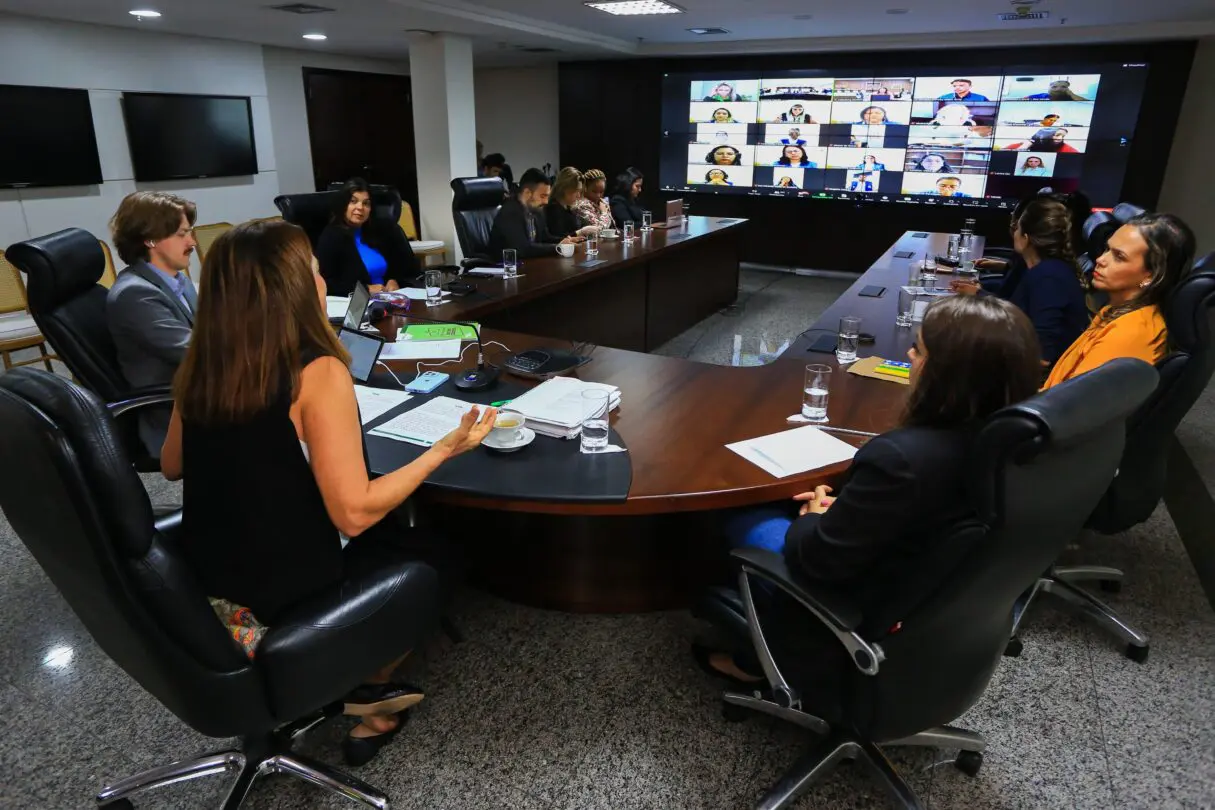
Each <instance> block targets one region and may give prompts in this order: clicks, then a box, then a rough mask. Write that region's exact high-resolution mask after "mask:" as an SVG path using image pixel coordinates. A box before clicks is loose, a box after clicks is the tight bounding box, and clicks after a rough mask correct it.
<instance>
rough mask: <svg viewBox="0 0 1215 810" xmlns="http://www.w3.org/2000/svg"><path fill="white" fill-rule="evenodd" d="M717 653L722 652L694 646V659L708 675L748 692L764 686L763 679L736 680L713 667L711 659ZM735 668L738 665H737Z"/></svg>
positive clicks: (697, 645)
mask: <svg viewBox="0 0 1215 810" xmlns="http://www.w3.org/2000/svg"><path fill="white" fill-rule="evenodd" d="M717 652H721V650H711V649H709V648H708V647H706V646H705V645H703V644H695V643H694V644H692V658H693V660H695V661H696V665H697V666H699V667H700V668H701V669H702V670H704V671H705V672H706V673H707V674H709V675H712V676H713V677H714V678H722V679H724V680H727V681H729V682H730V683H731V684H733V685H734V686H737V687H738V688H740V689H745V690H747V691H751V690H753V689H756V688H757V687H762V686H764V684H765V681H764V679H763V678H762V677H759V676H756V677H758V678H759V680H755V681H744V680H743V679H742V678H736V677H734V676H733V675H731V674H730V673H728V672H722V671H721V670H720V669H718V668H717V667H715V666H713V661H712V660H711V657H712V655H713V654H714V653H717ZM735 666H738V665H737V664H735Z"/></svg>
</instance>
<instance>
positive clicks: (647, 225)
mask: <svg viewBox="0 0 1215 810" xmlns="http://www.w3.org/2000/svg"><path fill="white" fill-rule="evenodd" d="M641 230H642V231H652V230H654V215H653V214H652V213H651V212H649V211H642V212H641Z"/></svg>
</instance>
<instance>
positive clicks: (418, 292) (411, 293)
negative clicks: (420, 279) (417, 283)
mask: <svg viewBox="0 0 1215 810" xmlns="http://www.w3.org/2000/svg"><path fill="white" fill-rule="evenodd" d="M401 292H403V293H405V297H406V298H408V299H409V300H410V301H425V300H426V288H425V287H405V288H404V289H402V290H401ZM449 295H451V293H449V292H448V291H447V290H443V292H442V296H443V297H444V298H446V297H447V296H449Z"/></svg>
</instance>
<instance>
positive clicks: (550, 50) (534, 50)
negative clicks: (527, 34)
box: [519, 46, 560, 53]
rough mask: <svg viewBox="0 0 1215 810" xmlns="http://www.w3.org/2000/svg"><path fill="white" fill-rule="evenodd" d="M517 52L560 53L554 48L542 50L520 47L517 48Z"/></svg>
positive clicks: (540, 48) (539, 48)
mask: <svg viewBox="0 0 1215 810" xmlns="http://www.w3.org/2000/svg"><path fill="white" fill-rule="evenodd" d="M519 50H520V51H523V53H560V51H558V50H557V49H556V48H543V47H535V48H528V47H522V46H521V47H520V48H519Z"/></svg>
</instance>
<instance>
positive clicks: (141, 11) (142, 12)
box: [127, 8, 160, 20]
mask: <svg viewBox="0 0 1215 810" xmlns="http://www.w3.org/2000/svg"><path fill="white" fill-rule="evenodd" d="M127 13H128V14H130V15H131V16H132V17H141V18H142V17H147V18H148V19H150V20H151V19H155V18H156V17H159V16H160V12H159V11H153V10H152V9H150V8H137V9H134V10H132V11H129V12H127Z"/></svg>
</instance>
